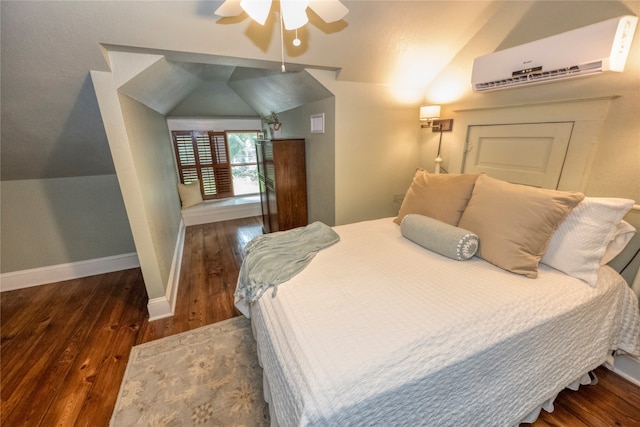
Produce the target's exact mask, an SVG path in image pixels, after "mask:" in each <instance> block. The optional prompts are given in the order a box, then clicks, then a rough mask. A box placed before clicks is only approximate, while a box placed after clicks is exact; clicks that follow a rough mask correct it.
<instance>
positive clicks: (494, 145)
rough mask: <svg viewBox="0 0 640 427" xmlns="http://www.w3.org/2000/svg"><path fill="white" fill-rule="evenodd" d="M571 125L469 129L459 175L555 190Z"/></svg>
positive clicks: (498, 126)
mask: <svg viewBox="0 0 640 427" xmlns="http://www.w3.org/2000/svg"><path fill="white" fill-rule="evenodd" d="M572 130H573V122H560V123H526V124H506V125H476V126H469V133H468V137H467V144H466V148H465V157H464V165H463V172H464V173H480V172H484V173H486V174H487V175H489V176H491V177H493V178H498V179H502V180H504V181H509V182H513V183H517V184H526V185H531V186H534V187H541V188H551V189H556V188H558V182H559V180H560V174H561V173H562V166H563V164H564V159H565V156H566V154H567V148H568V146H569V140H570V138H571V131H572Z"/></svg>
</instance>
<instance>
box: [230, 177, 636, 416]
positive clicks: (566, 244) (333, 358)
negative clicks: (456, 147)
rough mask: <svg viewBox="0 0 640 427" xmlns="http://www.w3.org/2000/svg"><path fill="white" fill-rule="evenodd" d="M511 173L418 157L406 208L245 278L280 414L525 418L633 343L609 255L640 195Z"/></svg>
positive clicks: (272, 400) (630, 319) (627, 293)
mask: <svg viewBox="0 0 640 427" xmlns="http://www.w3.org/2000/svg"><path fill="white" fill-rule="evenodd" d="M456 180H457V181H456ZM454 181H455V182H454ZM513 185H515V184H509V183H504V182H498V180H494V179H491V178H488V177H486V176H484V175H479V176H478V175H469V174H462V175H447V176H442V177H438V176H435V175H431V174H428V173H427V172H425V171H421V170H418V171H416V176H415V177H414V181H413V182H412V185H411V187H410V188H409V191H408V192H407V196H406V198H405V202H403V205H402V207H401V209H400V212H399V215H398V216H397V217H393V218H382V219H377V220H372V221H364V222H359V223H355V224H349V225H342V226H337V227H333V229H332V231H333V232H334V233H335V234H336V235H337V236H338V237H339V240H338V241H337V242H335V243H333V242H332V244H330V245H327V247H325V248H323V249H320V250H318V248H317V247H315V248H314V250H313V253H312V255H313V256H310V257H307V262H308V263H306V264H305V267H304V268H303V269H301V270H300V271H296V272H295V274H294V275H293V277H291V278H287V279H286V280H281V281H279V283H273V284H269V285H267V286H265V287H264V289H263V291H264V292H263V293H262V294H261V296H260V297H259V298H256V299H255V300H254V301H251V302H250V303H248V302H247V301H245V300H244V298H243V297H242V295H241V293H240V294H237V295H239V296H238V297H237V301H236V304H237V306H238V308H240V309H241V311H243V312H244V313H245V314H246V315H247V316H250V318H251V320H252V326H253V330H254V335H255V337H256V340H257V344H258V353H259V355H258V356H259V361H260V364H261V365H262V366H263V368H264V380H265V381H264V384H265V396H266V400H267V401H268V402H269V405H270V413H271V421H272V425H276V426H277V425H280V426H298V425H308V426H348V425H353V426H366V425H385V426H386V425H394V426H400V425H412V426H413V425H438V426H440V425H442V426H448V425H451V426H459V425H483V426H489V425H492V426H493V425H495V426H502V425H504V426H510V425H517V424H519V423H521V422H530V421H533V420H535V419H536V417H537V415H538V413H539V411H540V409H541V408H544V409H546V410H552V408H553V399H554V398H555V396H556V395H557V393H558V392H560V391H561V390H562V389H563V388H565V387H569V386H570V387H573V388H575V387H577V386H578V385H579V384H589V383H590V382H591V381H592V380H593V377H591V376H589V372H590V371H591V370H593V369H595V368H596V367H598V366H599V365H601V364H603V363H605V362H607V361H608V360H609V359H610V358H611V357H612V355H613V354H614V352H622V353H629V354H632V355H639V354H640V315H639V313H638V299H637V297H636V296H635V295H634V294H633V292H632V291H631V289H630V288H629V286H628V285H627V283H626V282H625V281H624V280H623V279H622V277H621V276H620V275H619V274H618V273H617V272H616V271H614V270H613V269H612V268H610V267H608V266H607V265H601V264H603V263H602V261H603V258H605V257H611V256H615V254H616V253H619V251H621V250H622V248H623V247H624V245H625V242H628V238H627V237H626V236H628V235H630V234H632V228H631V229H629V227H628V226H627V225H624V221H622V217H623V216H624V214H625V213H626V212H627V211H628V210H629V209H630V208H631V206H632V205H633V201H631V200H624V199H595V198H585V197H584V196H583V195H580V194H579V193H565V192H553V191H552V190H540V189H532V188H521V187H512V186H513ZM530 192H533V193H530ZM540 192H543V193H544V197H542V196H541V197H538V196H539V195H540V194H541V193H540ZM521 193H523V194H521ZM560 193H562V194H560ZM495 197H501V198H504V200H501V203H500V204H498V205H499V208H497V207H496V201H495V199H493V198H495ZM549 199H551V202H549ZM425 200H427V201H428V203H425ZM505 203H506V205H505ZM545 203H547V205H548V206H545ZM487 204H488V205H490V206H487ZM558 205H562V206H561V207H559V206H558ZM534 208H535V209H534ZM543 211H544V212H543ZM549 212H551V213H549ZM594 212H595V213H596V214H597V216H598V217H597V220H596V221H588V220H590V219H593V216H594ZM516 213H517V215H516ZM487 215H489V216H490V217H491V218H489V219H488V218H487ZM523 217H524V218H523ZM529 217H530V218H529ZM604 217H606V221H605V220H604V219H603V218H604ZM425 218H427V219H425ZM585 218H586V219H585ZM409 219H413V220H414V221H413V222H412V224H413V226H414V227H413V228H411V227H410V225H408V224H409V223H410V221H409ZM510 221H511V223H510ZM523 221H524V222H523ZM436 223H437V224H436ZM416 224H418V225H419V226H416ZM434 224H436V225H437V227H440V228H433V227H434ZM443 224H444V225H443ZM487 224H488V225H487ZM586 224H588V225H586ZM603 224H604V225H603ZM621 224H622V225H623V226H621ZM463 225H464V226H465V227H462V226H463ZM585 227H586V228H585ZM510 228H511V230H510ZM529 228H530V229H529ZM593 228H596V229H598V230H597V231H596V230H592V229H593ZM434 230H437V231H434ZM585 230H587V231H586V232H585ZM589 230H590V231H589ZM633 231H635V230H633ZM461 232H462V234H461ZM284 233H287V232H284ZM430 233H431V234H430ZM510 233H512V234H510ZM513 233H515V234H513ZM576 233H577V234H576ZM585 233H586V234H585ZM598 233H600V234H598ZM540 234H542V235H545V234H546V235H547V237H546V238H545V237H544V236H542V237H541V236H539V235H540ZM425 235H426V236H427V238H424V236H425ZM462 235H464V236H467V238H468V237H469V235H470V236H472V237H475V238H476V239H477V240H476V242H477V243H479V245H477V247H476V251H472V252H473V253H471V254H470V255H471V256H469V254H468V253H467V254H464V253H463V254H462V255H461V253H460V251H459V250H458V251H457V252H456V249H455V246H456V245H455V243H456V239H458V241H457V243H460V238H461V236H462ZM442 236H449V237H447V238H442ZM514 236H519V238H518V239H514ZM576 236H581V237H580V238H578V239H576ZM620 236H625V237H624V238H621V237H620ZM589 237H592V238H591V239H590V238H589ZM275 238H276V239H277V238H278V237H277V236H276V237H275ZM447 239H448V240H449V241H448V242H447ZM536 239H538V240H540V242H536ZM603 239H604V240H606V241H604V242H603V241H602V240H603ZM300 240H301V239H300V238H299V236H296V241H300ZM302 240H304V239H302ZM514 240H518V241H517V242H515V241H514ZM593 240H595V243H594V241H593ZM616 240H617V241H616ZM583 241H588V242H586V243H585V242H583ZM433 242H436V243H433ZM505 242H506V243H505ZM514 245H515V246H514ZM518 245H520V246H518ZM536 245H537V246H536ZM590 245H591V246H590ZM593 245H597V246H598V247H597V249H595V250H594V248H593V247H592V246H593ZM521 246H524V248H523V247H521ZM612 246H615V248H612ZM505 248H506V249H505ZM458 249H459V248H458ZM501 251H504V253H501ZM521 251H525V252H526V251H529V252H530V253H528V254H525V255H528V256H529V258H532V260H524V261H523V259H524V258H526V256H524V255H523V256H524V258H523V256H521V254H520V253H519V252H521ZM272 252H273V251H272ZM297 252H298V253H300V250H297ZM583 252H584V253H583ZM456 254H457V255H456ZM496 254H497V255H496ZM514 254H516V255H514ZM504 256H506V257H507V258H509V257H511V258H509V259H507V260H506V261H505V260H504V259H502V258H501V257H504ZM576 256H578V257H579V259H576ZM496 257H497V258H496ZM590 257H591V258H593V257H596V258H597V259H596V260H595V261H596V263H595V264H594V263H593V260H591V259H590ZM245 261H246V258H245ZM541 261H543V262H541ZM544 261H546V262H547V263H544ZM527 262H528V263H529V264H528V265H525V264H527ZM563 270H564V271H563ZM238 287H239V288H240V287H241V284H240V282H239V284H238Z"/></svg>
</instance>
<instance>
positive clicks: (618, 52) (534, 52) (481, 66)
mask: <svg viewBox="0 0 640 427" xmlns="http://www.w3.org/2000/svg"><path fill="white" fill-rule="evenodd" d="M637 24H638V18H637V17H635V16H631V15H626V16H620V17H618V18H613V19H609V20H606V21H602V22H598V23H596V24H592V25H588V26H586V27H582V28H578V29H576V30H571V31H567V32H565V33H561V34H557V35H555V36H551V37H547V38H544V39H540V40H536V41H533V42H530V43H526V44H523V45H520V46H516V47H512V48H509V49H504V50H500V51H497V52H494V53H490V54H488V55H484V56H480V57H477V58H476V59H475V60H474V61H473V70H472V73H471V86H472V88H473V90H474V91H475V92H488V91H492V90H499V89H509V88H513V87H518V86H524V85H530V84H538V83H548V82H552V81H560V80H566V79H570V78H575V77H582V76H590V75H594V74H598V73H602V72H605V71H618V72H620V71H624V66H625V63H626V61H627V56H628V55H629V50H630V49H631V43H632V41H633V35H634V33H635V29H636V26H637Z"/></svg>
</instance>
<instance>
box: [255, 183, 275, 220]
mask: <svg viewBox="0 0 640 427" xmlns="http://www.w3.org/2000/svg"><path fill="white" fill-rule="evenodd" d="M258 184H259V185H260V207H261V209H262V228H263V231H264V232H265V233H271V231H272V230H271V226H270V222H271V221H270V219H269V200H268V198H267V185H266V184H265V182H264V179H262V177H260V178H259V179H258Z"/></svg>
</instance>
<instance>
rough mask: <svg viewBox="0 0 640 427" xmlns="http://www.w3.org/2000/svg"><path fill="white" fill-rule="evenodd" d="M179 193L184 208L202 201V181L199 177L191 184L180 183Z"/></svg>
mask: <svg viewBox="0 0 640 427" xmlns="http://www.w3.org/2000/svg"><path fill="white" fill-rule="evenodd" d="M178 193H179V194H180V201H182V208H183V209H184V208H188V207H189V206H194V205H198V204H200V203H202V194H201V193H200V181H198V180H197V179H196V180H195V181H191V182H190V183H189V184H178Z"/></svg>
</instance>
